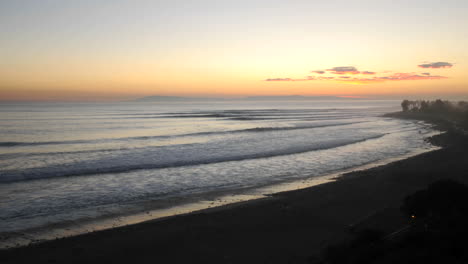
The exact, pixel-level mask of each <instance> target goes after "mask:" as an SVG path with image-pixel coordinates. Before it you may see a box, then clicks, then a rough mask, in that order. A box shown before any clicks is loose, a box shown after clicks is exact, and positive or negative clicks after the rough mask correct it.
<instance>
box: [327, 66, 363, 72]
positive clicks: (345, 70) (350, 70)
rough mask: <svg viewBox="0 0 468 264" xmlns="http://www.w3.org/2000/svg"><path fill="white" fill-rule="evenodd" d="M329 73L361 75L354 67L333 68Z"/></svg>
mask: <svg viewBox="0 0 468 264" xmlns="http://www.w3.org/2000/svg"><path fill="white" fill-rule="evenodd" d="M327 71H329V72H331V73H333V74H359V73H360V72H359V71H358V70H357V69H356V67H353V66H344V67H333V68H331V69H328V70H327Z"/></svg>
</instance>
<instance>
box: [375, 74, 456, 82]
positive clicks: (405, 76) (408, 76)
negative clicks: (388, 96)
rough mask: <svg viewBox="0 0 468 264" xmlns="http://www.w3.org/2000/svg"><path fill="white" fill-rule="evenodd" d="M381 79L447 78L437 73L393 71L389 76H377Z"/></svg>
mask: <svg viewBox="0 0 468 264" xmlns="http://www.w3.org/2000/svg"><path fill="white" fill-rule="evenodd" d="M378 78H379V79H381V80H387V81H414V80H438V79H447V77H445V76H438V75H418V74H414V73H395V74H393V75H390V76H385V77H378Z"/></svg>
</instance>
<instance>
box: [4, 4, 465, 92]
mask: <svg viewBox="0 0 468 264" xmlns="http://www.w3.org/2000/svg"><path fill="white" fill-rule="evenodd" d="M22 2H24V3H26V2H29V4H24V3H23V4H21V3H16V2H9V3H8V1H7V2H2V3H0V30H1V31H2V32H3V33H2V35H1V36H0V43H2V44H1V45H2V46H3V47H2V48H1V49H0V58H1V60H0V100H2V101H21V100H28V101H29V100H31V101H43V100H46V101H59V100H65V101H89V100H91V101H96V100H98V101H99V100H126V99H132V98H138V97H142V96H148V95H178V96H213V97H214V96H222V97H232V96H247V95H347V96H364V97H381V98H385V97H389V96H393V97H394V96H401V97H405V96H410V95H414V96H418V95H420V96H421V97H432V96H441V97H443V96H446V97H447V96H451V97H454V96H455V97H457V96H459V97H463V96H466V95H468V80H467V78H466V77H467V73H468V66H467V65H468V64H466V63H465V62H466V60H467V59H468V52H467V48H466V47H468V36H467V34H465V32H464V31H465V29H466V28H467V26H468V18H467V16H466V15H465V14H466V11H468V8H467V7H468V4H466V3H459V2H460V1H446V2H444V3H439V2H438V1H425V2H424V5H421V4H422V3H423V2H421V3H419V1H414V3H413V2H412V3H411V4H409V3H407V2H405V1H396V2H392V4H391V5H390V4H382V3H380V4H376V3H375V1H357V2H358V3H355V4H354V5H350V4H343V3H341V2H340V4H339V5H337V4H336V3H338V2H336V1H330V2H329V3H313V4H312V3H310V1H291V2H287V1H269V2H268V3H269V5H265V4H266V2H265V1H249V2H247V1H238V2H237V1H236V3H233V2H232V1H206V2H203V3H198V4H194V3H193V2H191V1H174V2H171V3H170V2H167V3H160V2H158V3H154V2H153V3H151V2H142V3H139V4H138V5H136V4H135V2H132V1H125V0H116V1H113V4H108V3H106V4H104V3H96V2H94V1H79V3H64V2H63V1H52V0H51V1H46V2H45V3H42V4H38V3H37V2H35V1H22ZM435 10H437V11H435ZM431 63H432V64H431ZM437 63H439V64H437ZM440 63H442V64H440ZM444 63H447V64H444ZM418 65H427V67H426V66H422V67H419V66H418ZM337 67H338V68H337ZM339 67H348V68H349V67H353V69H354V73H355V74H340V73H341V72H339V71H338V72H336V71H333V69H345V68H339ZM314 71H319V72H320V71H324V73H323V74H320V73H317V72H314ZM365 73H374V74H365ZM324 77H327V78H324ZM331 77H333V78H331ZM342 77H345V78H342ZM347 77H350V78H347ZM268 79H290V80H294V81H267V80H268ZM369 79H370V80H369Z"/></svg>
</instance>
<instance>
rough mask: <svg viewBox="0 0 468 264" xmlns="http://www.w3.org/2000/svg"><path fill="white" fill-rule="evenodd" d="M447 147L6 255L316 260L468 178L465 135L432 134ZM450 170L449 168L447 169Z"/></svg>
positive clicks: (18, 259)
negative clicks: (441, 182)
mask: <svg viewBox="0 0 468 264" xmlns="http://www.w3.org/2000/svg"><path fill="white" fill-rule="evenodd" d="M431 140H432V141H433V142H435V143H437V144H439V145H442V146H443V148H442V149H440V150H436V151H432V152H429V153H424V154H421V155H418V156H415V157H412V158H409V159H406V160H402V161H397V162H394V163H390V164H388V165H385V166H380V167H377V168H372V169H368V170H363V171H356V172H351V173H348V174H345V175H343V176H342V177H340V178H339V179H338V180H337V181H335V182H330V183H326V184H322V185H318V186H314V187H310V188H307V189H302V190H296V191H289V192H283V193H278V194H275V195H273V196H271V197H267V198H264V199H259V200H253V201H248V202H242V203H237V204H231V205H227V206H222V207H217V208H213V209H207V210H203V211H199V212H195V213H191V214H187V215H179V216H174V217H168V218H163V219H158V220H153V221H149V222H145V223H141V224H136V225H131V226H126V227H120V228H115V229H110V230H105V231H99V232H93V233H89V234H85V235H80V236H76V237H70V238H64V239H58V240H55V241H48V242H45V243H41V244H36V245H31V246H28V247H23V248H17V249H11V250H2V252H0V253H1V254H0V255H1V257H0V261H2V263H30V262H35V263H107V262H109V263H128V262H136V263H314V261H317V260H318V259H319V256H320V252H321V251H322V250H323V249H324V248H325V247H326V246H328V245H330V244H333V243H337V242H340V241H343V240H346V239H347V238H349V237H350V236H352V234H353V232H356V229H364V228H377V229H379V230H382V231H384V232H386V233H392V232H394V231H396V230H398V229H400V228H402V227H404V226H405V225H406V220H405V219H404V218H403V217H402V215H401V214H400V210H399V206H400V205H401V202H402V200H403V199H404V197H405V196H407V195H408V194H411V193H412V192H415V191H417V190H419V189H422V188H424V187H425V186H427V185H428V184H430V183H432V182H434V181H436V180H438V179H445V178H451V179H456V180H458V181H460V182H465V183H468V180H467V179H466V171H468V164H467V163H466V161H467V160H468V152H467V151H466V148H465V145H466V143H464V142H466V141H465V139H464V138H463V137H455V136H453V135H447V134H444V135H440V136H436V137H435V138H433V139H431ZM447 171H450V173H447Z"/></svg>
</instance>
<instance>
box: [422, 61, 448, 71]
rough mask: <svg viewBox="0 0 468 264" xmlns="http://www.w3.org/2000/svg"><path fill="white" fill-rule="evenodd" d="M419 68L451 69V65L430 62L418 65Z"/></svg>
mask: <svg viewBox="0 0 468 264" xmlns="http://www.w3.org/2000/svg"><path fill="white" fill-rule="evenodd" d="M418 67H419V68H425V69H427V68H432V69H439V68H452V67H453V64H452V63H449V62H441V61H439V62H430V63H424V64H420V65H418Z"/></svg>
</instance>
